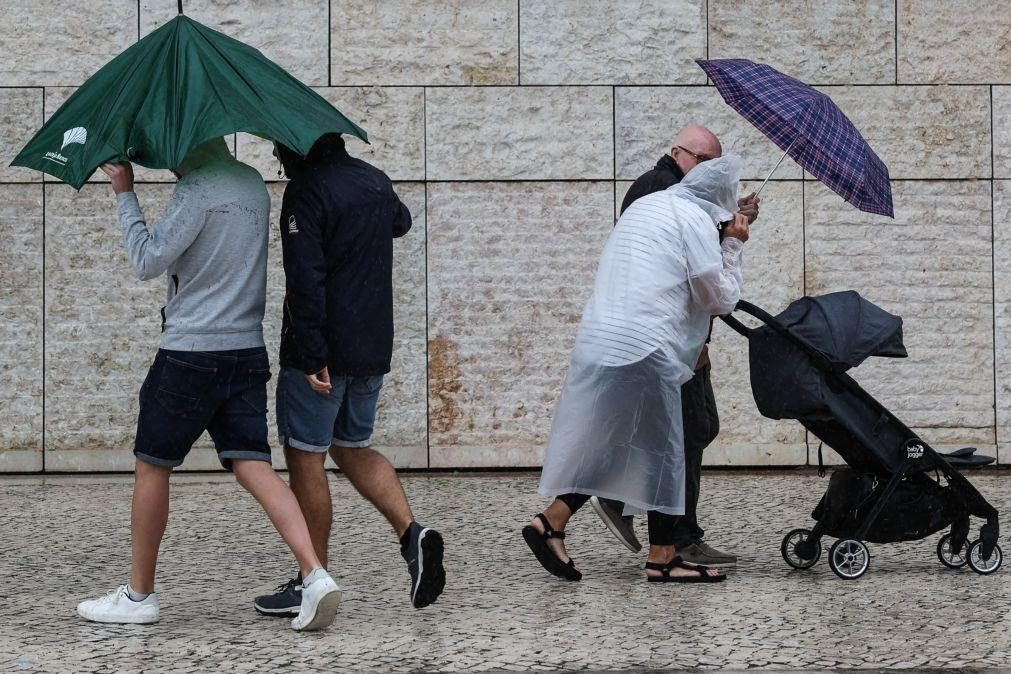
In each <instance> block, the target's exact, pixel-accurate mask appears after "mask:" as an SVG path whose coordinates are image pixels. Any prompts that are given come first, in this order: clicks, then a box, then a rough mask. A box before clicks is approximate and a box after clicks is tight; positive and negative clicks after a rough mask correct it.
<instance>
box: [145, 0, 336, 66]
mask: <svg viewBox="0 0 1011 674" xmlns="http://www.w3.org/2000/svg"><path fill="white" fill-rule="evenodd" d="M183 10H184V11H185V12H186V15H187V16H189V17H191V18H192V19H194V20H196V21H199V22H200V23H202V24H204V25H206V26H208V27H209V28H213V29H214V30H217V31H221V32H222V33H224V34H226V35H228V36H229V37H232V38H235V39H236V40H240V41H242V42H245V43H246V44H248V45H249V46H251V47H253V48H255V49H258V50H260V51H261V52H263V55H264V56H266V57H267V58H269V59H271V60H272V61H274V62H275V63H277V64H278V65H279V66H281V67H282V68H284V69H285V70H287V71H288V72H289V73H291V74H292V75H294V76H295V77H297V78H298V79H299V80H301V81H302V82H304V83H305V84H308V85H310V86H326V85H327V84H329V80H328V74H327V3H325V2H320V1H319V0H285V2H262V1H260V0H199V1H196V2H195V1H193V0H185V1H184V3H183ZM176 12H177V9H176V3H175V2H164V0H140V30H141V34H142V35H147V34H148V33H150V32H151V31H153V30H155V29H156V28H159V27H161V26H162V25H164V24H165V23H167V22H168V21H171V20H172V19H173V18H175V16H176Z"/></svg>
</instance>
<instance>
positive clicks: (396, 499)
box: [330, 445, 414, 538]
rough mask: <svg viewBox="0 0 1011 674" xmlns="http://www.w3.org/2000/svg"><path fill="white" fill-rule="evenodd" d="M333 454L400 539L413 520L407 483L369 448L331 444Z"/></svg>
mask: <svg viewBox="0 0 1011 674" xmlns="http://www.w3.org/2000/svg"><path fill="white" fill-rule="evenodd" d="M330 456H332V457H333V460H334V461H335V462H336V463H337V466H338V467H339V468H340V469H341V472H343V473H344V474H345V475H347V477H348V479H349V480H350V481H351V484H353V485H354V487H355V489H357V490H358V493H359V494H361V495H362V496H364V497H365V498H366V499H368V501H369V502H370V503H371V504H372V505H374V506H375V507H376V509H377V510H379V512H381V513H382V514H383V516H384V517H385V518H386V520H387V521H388V522H389V523H390V524H391V525H392V526H393V530H394V531H396V532H397V537H398V538H400V537H402V536H403V535H404V533H405V532H406V531H407V528H408V527H409V526H410V525H411V522H413V521H414V513H412V512H411V506H410V504H409V503H408V502H407V495H406V494H404V486H403V485H402V484H401V483H400V478H398V477H397V471H396V470H395V469H394V468H393V464H392V463H390V461H389V459H387V458H386V457H385V456H383V455H382V454H380V453H379V452H377V451H376V450H374V449H371V448H369V447H338V446H337V445H331V446H330Z"/></svg>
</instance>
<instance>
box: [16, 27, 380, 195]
mask: <svg viewBox="0 0 1011 674" xmlns="http://www.w3.org/2000/svg"><path fill="white" fill-rule="evenodd" d="M236 131H246V132H249V133H253V134H256V135H258V136H262V137H263V138H267V139H270V140H275V141H278V142H280V143H283V144H284V145H287V146H288V147H290V148H292V149H294V150H295V151H297V152H299V153H300V154H303V155H304V154H308V152H309V148H311V147H312V144H313V143H314V142H315V141H316V139H317V138H319V137H320V136H322V135H323V134H325V133H328V132H336V133H349V134H352V135H354V136H357V137H358V138H361V139H362V140H364V141H365V142H368V136H367V134H366V133H365V131H364V130H363V129H361V128H360V127H358V126H357V125H356V124H354V123H353V122H352V121H351V120H349V119H348V118H347V117H345V116H344V115H342V114H341V113H340V112H339V111H338V110H337V109H336V108H334V107H333V106H332V105H330V103H328V102H327V101H326V100H325V99H324V98H323V97H322V96H320V95H319V94H317V93H316V92H315V91H313V90H312V89H310V88H309V87H307V86H305V85H304V84H302V83H301V82H299V81H298V80H297V79H295V78H294V77H292V76H291V75H289V74H288V73H287V72H285V70H284V69H283V68H281V67H280V66H278V65H277V64H275V63H274V62H272V61H270V60H269V59H267V58H266V57H265V56H264V55H263V54H261V53H260V52H259V51H257V50H256V49H253V48H252V47H250V46H248V45H246V44H243V43H242V42H239V41H238V40H234V39H232V38H230V37H228V36H227V35H224V34H223V33H219V32H218V31H215V30H211V29H210V28H208V27H207V26H204V25H202V24H200V23H198V22H196V21H194V20H192V19H190V18H188V17H186V16H183V15H179V16H177V17H176V18H174V19H172V20H171V21H169V22H168V23H166V24H165V25H164V26H162V27H160V28H158V29H157V30H155V31H154V32H152V33H151V34H150V35H147V36H146V37H144V38H143V39H142V40H140V41H138V42H137V43H136V44H134V45H133V46H131V47H130V48H129V49H127V50H126V51H124V52H123V53H122V54H120V55H119V56H117V57H116V58H114V59H113V60H112V61H110V62H109V63H107V64H106V65H105V66H103V67H102V68H101V69H100V70H99V71H98V72H97V73H95V74H94V75H93V76H92V77H90V78H89V79H88V81H87V82H85V83H84V84H83V85H81V87H80V88H79V89H78V90H77V92H75V93H74V95H73V96H71V97H70V98H69V99H68V100H67V102H66V103H64V104H63V106H61V107H60V109H59V110H57V111H56V113H55V114H54V115H53V116H52V117H51V118H50V120H49V121H48V122H47V123H46V124H45V125H44V126H43V127H42V129H41V130H40V131H39V132H38V133H37V134H35V136H34V137H33V138H32V139H31V140H30V141H29V142H28V144H27V145H26V146H25V147H24V149H23V150H21V152H20V153H19V154H18V156H17V157H15V158H14V161H13V162H11V165H12V166H25V167H27V168H34V169H38V170H40V171H44V172H45V173H48V174H49V175H51V176H54V177H56V178H59V179H60V180H62V181H64V182H66V183H69V184H70V185H73V186H74V187H75V188H76V189H80V188H81V186H82V185H83V184H84V183H85V181H87V179H88V178H89V177H90V176H91V174H92V173H94V171H95V169H97V168H98V167H99V166H100V165H102V164H104V163H106V162H123V161H131V162H135V163H137V164H140V165H142V166H147V167H148V168H168V169H171V168H175V167H177V166H179V165H180V164H181V163H182V161H183V158H184V157H186V155H187V154H188V153H189V152H190V150H192V149H193V148H195V147H196V146H198V145H200V144H201V143H203V142H204V141H207V140H210V139H211V138H217V137H221V136H226V135H228V134H231V133H235V132H236Z"/></svg>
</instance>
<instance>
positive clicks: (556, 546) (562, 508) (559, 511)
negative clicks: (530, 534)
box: [530, 498, 572, 564]
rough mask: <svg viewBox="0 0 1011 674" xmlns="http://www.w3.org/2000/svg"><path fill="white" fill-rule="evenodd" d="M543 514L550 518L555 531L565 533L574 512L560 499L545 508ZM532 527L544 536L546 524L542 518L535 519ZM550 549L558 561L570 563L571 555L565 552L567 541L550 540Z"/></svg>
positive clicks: (531, 523)
mask: <svg viewBox="0 0 1011 674" xmlns="http://www.w3.org/2000/svg"><path fill="white" fill-rule="evenodd" d="M542 514H543V515H544V516H545V517H546V518H548V522H550V523H551V528H552V529H554V530H555V531H565V525H567V524H568V523H569V519H571V518H572V511H571V510H570V509H569V506H567V505H566V504H565V501H563V500H561V499H558V498H556V499H555V500H554V501H552V502H551V505H549V506H548V507H547V508H545V509H544V512H543V513H542ZM530 525H531V526H532V527H533V528H534V529H536V530H537V531H539V532H541V533H542V534H543V533H544V524H543V523H542V522H541V520H540V518H538V517H535V518H534V519H533V520H531V522H530ZM548 547H549V548H551V550H552V551H553V552H554V553H555V554H556V555H558V559H560V560H562V562H564V563H566V564H568V563H569V554H568V553H567V552H566V551H565V541H563V540H561V539H558V538H549V539H548Z"/></svg>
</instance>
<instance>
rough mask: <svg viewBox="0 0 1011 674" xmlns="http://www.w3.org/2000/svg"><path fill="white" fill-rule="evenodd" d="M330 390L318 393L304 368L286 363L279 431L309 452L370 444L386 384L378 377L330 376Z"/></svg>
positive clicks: (279, 401)
mask: <svg viewBox="0 0 1011 674" xmlns="http://www.w3.org/2000/svg"><path fill="white" fill-rule="evenodd" d="M330 384H331V389H330V393H329V394H326V395H324V394H322V393H316V392H315V391H313V390H312V387H311V386H309V382H308V381H306V379H305V373H304V372H302V371H301V370H296V369H293V368H288V367H282V368H281V373H280V374H279V375H278V377H277V435H278V437H279V438H280V440H281V442H282V443H284V444H287V445H289V446H291V447H293V448H295V449H301V450H302V451H305V452H325V451H327V450H328V449H330V445H331V444H334V445H337V446H338V447H368V446H369V445H371V444H372V431H373V429H374V428H375V425H376V403H378V402H379V391H380V389H382V388H383V377H382V375H380V376H376V377H335V376H331V377H330Z"/></svg>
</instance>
